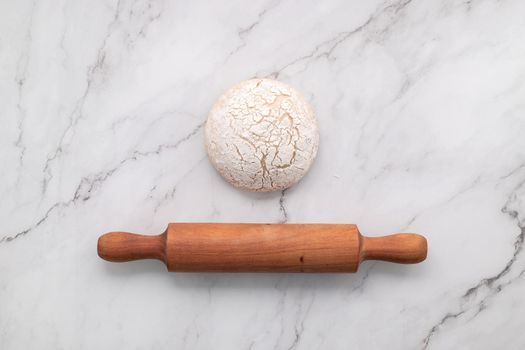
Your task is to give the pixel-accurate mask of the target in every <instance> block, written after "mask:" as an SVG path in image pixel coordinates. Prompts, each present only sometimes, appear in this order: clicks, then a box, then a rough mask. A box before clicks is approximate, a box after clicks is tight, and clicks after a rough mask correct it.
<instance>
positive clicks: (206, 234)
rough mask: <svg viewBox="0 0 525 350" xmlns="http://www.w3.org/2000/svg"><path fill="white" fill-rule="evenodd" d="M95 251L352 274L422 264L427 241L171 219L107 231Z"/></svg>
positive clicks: (209, 266)
mask: <svg viewBox="0 0 525 350" xmlns="http://www.w3.org/2000/svg"><path fill="white" fill-rule="evenodd" d="M98 255H99V256H100V257H101V258H102V259H105V260H108V261H114V262H124V261H131V260H138V259H158V260H160V261H163V262H164V263H165V264H166V266H167V267H168V271H187V272H200V271H202V272H204V271H208V272H355V271H357V268H358V267H359V263H360V262H361V261H364V260H384V261H390V262H395V263H401V264H414V263H418V262H421V261H423V260H425V258H426V256H427V240H426V239H425V237H423V236H420V235H417V234H413V233H400V234H394V235H390V236H384V237H365V236H362V235H361V234H360V233H359V230H358V229H357V226H356V225H351V224H341V225H340V224H212V223H209V224H201V223H176V224H169V225H168V228H167V229H166V231H165V232H164V233H162V234H160V235H158V236H145V235H139V234H132V233H126V232H110V233H106V234H105V235H102V236H101V237H100V238H99V239H98Z"/></svg>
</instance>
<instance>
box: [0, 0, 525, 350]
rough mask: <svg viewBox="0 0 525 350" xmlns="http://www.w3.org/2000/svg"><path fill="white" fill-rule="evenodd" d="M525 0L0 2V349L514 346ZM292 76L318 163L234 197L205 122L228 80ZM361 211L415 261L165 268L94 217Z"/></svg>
mask: <svg viewBox="0 0 525 350" xmlns="http://www.w3.org/2000/svg"><path fill="white" fill-rule="evenodd" d="M524 13H525V2H523V1H517V0H503V1H489V0H486V1H416V0H408V1H407V0H405V1H362V2H347V1H324V2H315V1H306V2H304V1H303V2H298V1H287V0H281V1H252V2H250V3H247V2H241V1H236V2H208V1H191V2H190V1H174V2H171V1H141V0H135V1H124V0H119V1H75V2H73V1H57V2H53V3H44V2H38V1H16V2H7V1H4V2H2V3H0V53H1V54H0V118H1V119H0V120H1V124H0V125H1V127H0V156H1V157H0V159H1V160H2V161H1V162H0V179H1V181H0V198H1V199H0V215H1V219H2V220H0V344H1V348H2V349H34V348H39V349H61V348H64V349H71V348H75V349H93V348H100V349H115V348H137V349H159V348H168V347H170V348H176V349H184V348H186V349H251V350H256V349H348V348H356V349H385V348H389V349H522V348H523V347H524V346H525V333H524V332H523V331H522V328H523V325H524V324H525V316H524V314H525V299H524V298H523V293H524V291H525V278H524V274H525V258H524V253H523V241H524V237H525V137H524V134H525V104H524V101H525V21H523V14H524ZM253 77H272V78H276V79H279V80H281V81H283V82H286V83H288V84H290V85H292V86H294V87H296V88H297V89H298V90H300V91H301V92H303V93H304V95H305V96H306V97H307V98H308V100H309V101H310V102H311V103H312V105H313V106H314V107H315V110H316V112H317V117H318V120H319V126H320V135H321V140H320V149H319V154H318V159H317V161H316V162H315V164H314V166H313V167H312V169H311V171H310V172H309V174H308V175H307V176H306V177H305V178H304V179H303V180H302V181H301V182H300V183H299V184H298V185H297V186H295V187H293V188H290V189H288V190H286V191H283V192H276V193H272V194H253V193H244V192H240V191H238V190H236V189H235V188H233V187H231V186H230V185H228V184H227V183H226V182H225V181H223V180H222V178H221V177H220V176H219V175H218V174H217V173H216V172H215V170H214V169H213V167H212V166H211V165H210V163H209V161H208V159H207V157H206V153H205V150H204V145H203V126H204V122H205V120H206V116H207V113H208V111H209V109H210V108H211V105H212V104H213V102H214V101H215V99H216V98H217V97H218V96H219V95H220V94H221V93H222V92H223V91H224V90H225V89H226V88H228V87H229V86H230V85H232V84H233V83H235V82H237V81H240V80H243V79H249V78H253ZM175 221H217V222H274V223H276V222H290V223H294V222H332V223H357V224H358V225H359V227H360V229H361V231H362V232H363V233H365V234H368V235H382V234H388V233H393V232H410V231H412V232H418V233H423V234H425V235H426V236H427V238H428V241H429V255H428V259H427V261H426V262H424V263H422V264H418V265H411V266H401V265H393V264H388V263H381V262H367V263H365V264H363V265H362V266H361V269H360V271H359V272H358V273H357V274H354V275H337V274H328V275H312V274H304V275H300V274H298V275H294V274H259V275H256V274H244V275H236V274H176V273H175V274H168V273H166V272H165V270H164V267H163V266H162V265H161V264H159V263H158V262H156V261H143V262H132V263H127V264H110V263H106V262H104V261H102V260H101V259H99V258H98V257H97V255H96V240H97V238H98V236H99V235H100V234H102V233H104V232H107V231H112V230H126V231H132V232H145V233H159V232H162V231H163V230H164V229H165V226H166V224H167V223H168V222H175Z"/></svg>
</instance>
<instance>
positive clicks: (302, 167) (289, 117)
mask: <svg viewBox="0 0 525 350" xmlns="http://www.w3.org/2000/svg"><path fill="white" fill-rule="evenodd" d="M205 138H206V149H207V151H208V156H209V158H210V160H211V162H212V163H213V165H214V167H215V168H216V169H217V170H218V171H219V173H220V174H221V175H222V176H223V177H224V178H225V179H226V180H227V181H228V182H230V183H231V184H232V185H234V186H236V187H238V188H241V189H243V190H248V191H255V192H270V191H279V190H283V189H285V188H288V187H290V186H292V185H294V184H295V183H296V182H298V181H299V180H300V179H301V178H302V177H303V176H304V175H305V174H306V172H307V171H308V169H309V168H310V166H311V165H312V162H313V160H314V159H315V156H316V154H317V148H318V145H319V129H318V126H317V120H316V118H315V114H314V112H313V109H312V108H311V106H310V105H309V104H308V102H307V101H306V100H305V99H304V97H303V96H302V95H301V94H299V92H297V91H296V90H295V89H293V88H291V87H290V86H288V85H286V84H283V83H281V82H279V81H275V80H271V79H251V80H247V81H243V82H240V83H238V84H236V85H234V86H233V87H231V88H230V89H229V90H227V91H226V92H225V93H224V94H223V95H222V96H221V97H220V98H219V99H218V101H217V102H216V103H215V105H214V106H213V108H212V110H211V111H210V114H209V116H208V120H207V122H206V128H205Z"/></svg>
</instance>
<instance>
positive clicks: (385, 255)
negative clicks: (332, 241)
mask: <svg viewBox="0 0 525 350" xmlns="http://www.w3.org/2000/svg"><path fill="white" fill-rule="evenodd" d="M360 239H361V252H360V253H361V254H360V255H361V259H360V260H361V261H364V260H382V261H389V262H393V263H398V264H416V263H419V262H422V261H423V260H425V259H426V257H427V240H426V238H425V237H423V236H421V235H418V234H415V233H397V234H393V235H390V236H383V237H365V236H361V237H360Z"/></svg>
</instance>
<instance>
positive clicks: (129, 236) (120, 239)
mask: <svg viewBox="0 0 525 350" xmlns="http://www.w3.org/2000/svg"><path fill="white" fill-rule="evenodd" d="M165 251H166V233H163V234H161V235H157V236H147V235H139V234H135V233H128V232H109V233H106V234H104V235H102V236H100V238H99V239H98V244H97V252H98V255H99V256H100V257H101V258H102V259H104V260H107V261H112V262H126V261H132V260H141V259H157V260H161V261H164V262H165V261H166V253H165Z"/></svg>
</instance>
